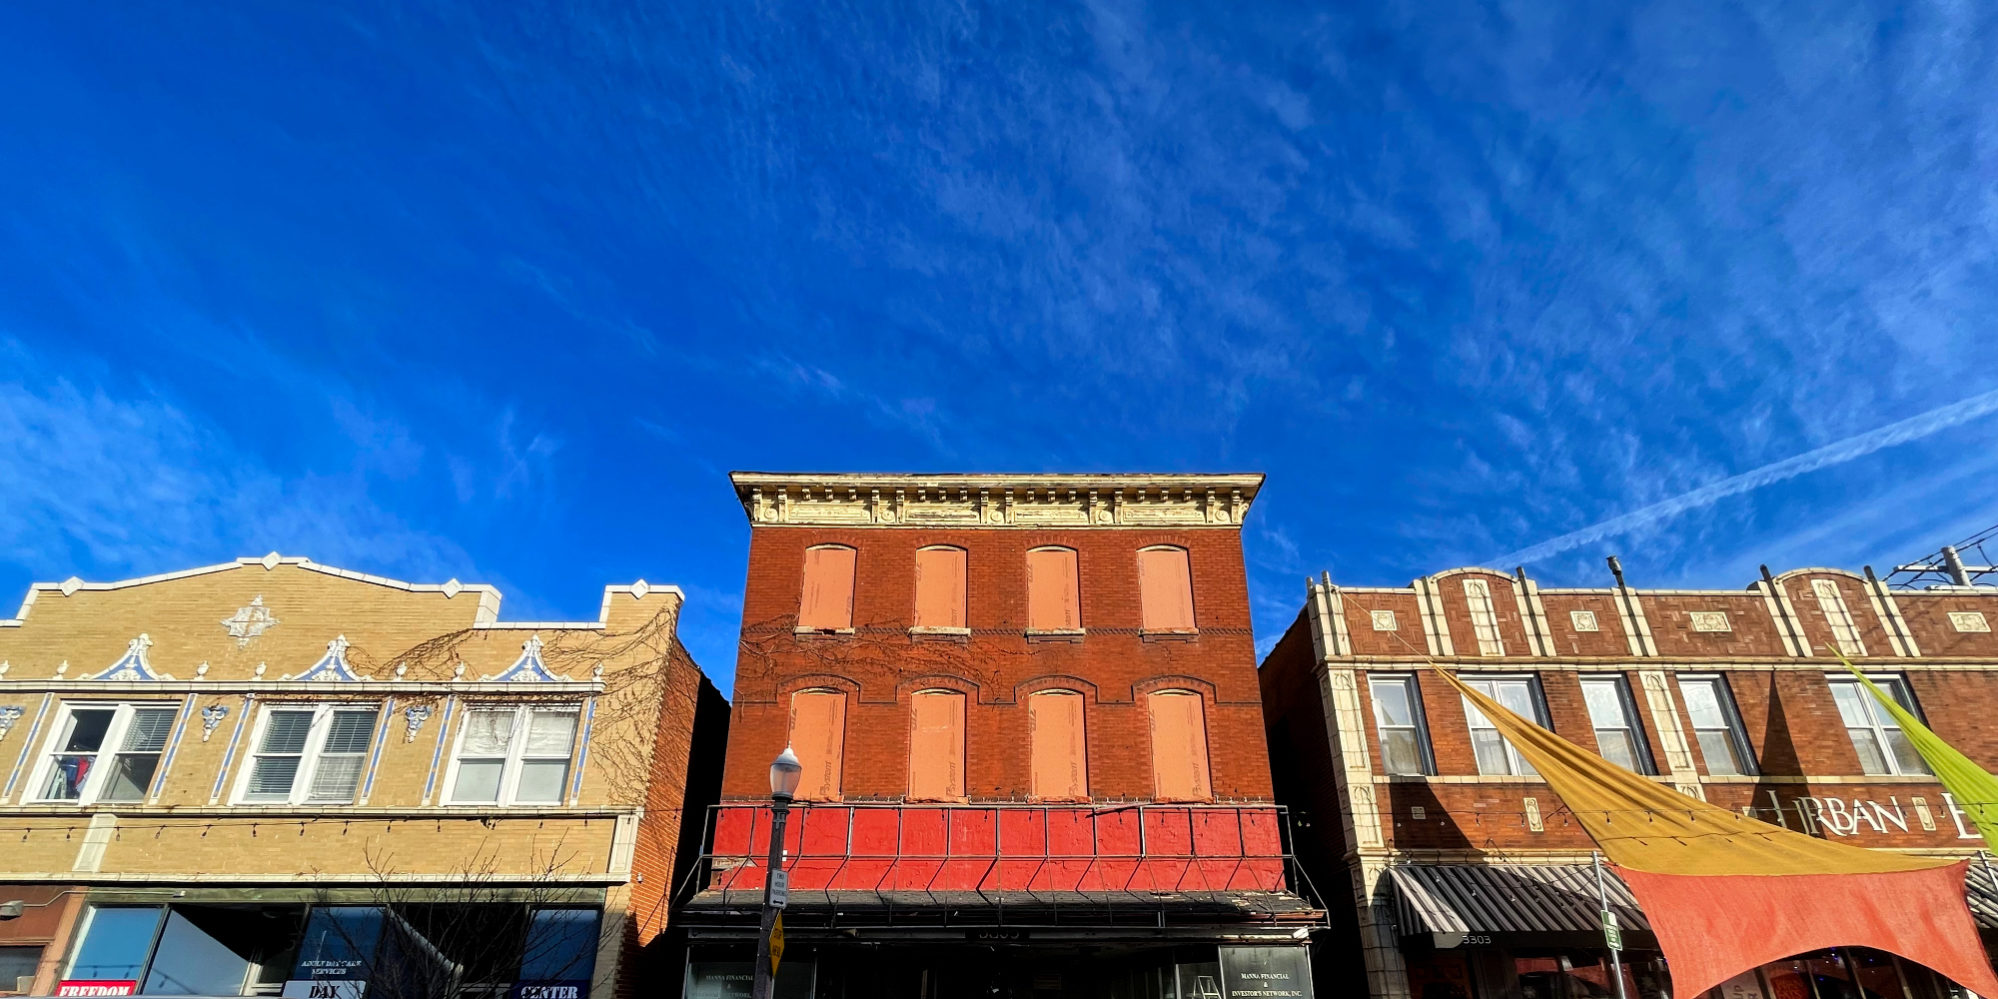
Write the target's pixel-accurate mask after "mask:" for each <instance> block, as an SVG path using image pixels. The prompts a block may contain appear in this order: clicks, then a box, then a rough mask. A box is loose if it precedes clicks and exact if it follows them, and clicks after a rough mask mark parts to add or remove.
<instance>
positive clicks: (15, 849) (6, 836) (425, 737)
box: [0, 559, 701, 995]
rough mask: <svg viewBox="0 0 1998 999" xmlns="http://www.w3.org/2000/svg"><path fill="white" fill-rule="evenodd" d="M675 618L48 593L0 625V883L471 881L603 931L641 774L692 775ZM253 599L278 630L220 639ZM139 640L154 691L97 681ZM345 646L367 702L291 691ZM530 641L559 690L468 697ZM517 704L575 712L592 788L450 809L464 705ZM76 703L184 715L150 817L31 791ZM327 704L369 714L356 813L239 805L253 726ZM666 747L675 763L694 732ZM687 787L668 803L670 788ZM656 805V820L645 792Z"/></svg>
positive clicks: (400, 597)
mask: <svg viewBox="0 0 1998 999" xmlns="http://www.w3.org/2000/svg"><path fill="white" fill-rule="evenodd" d="M65 590H67V592H65ZM681 600H682V597H681V596H680V594H679V592H678V591H677V590H674V589H671V588H667V587H649V586H636V587H612V588H610V589H609V590H608V591H607V595H606V600H605V606H604V610H603V616H604V621H603V622H601V623H592V622H574V623H567V624H563V623H548V622H542V623H511V622H504V621H498V620H497V614H498V609H499V595H498V594H497V593H496V592H494V591H492V590H490V589H489V588H486V587H460V586H457V585H456V584H451V585H448V586H442V587H439V586H427V587H426V586H412V585H409V584H402V583H397V582H395V581H391V580H381V579H374V578H370V577H360V576H357V575H355V574H352V573H341V572H340V571H338V570H325V569H323V568H322V567H316V566H313V565H311V564H309V563H306V562H304V561H303V560H298V559H288V560H279V561H276V562H274V563H269V564H267V563H266V562H265V561H264V560H243V561H241V562H238V563H234V564H229V565H225V566H222V567H217V568H215V569H214V571H197V572H190V573H182V574H177V575H176V576H173V577H166V578H157V579H152V580H140V581H132V582H128V583H124V584H114V585H108V586H105V585H95V584H83V585H81V586H76V585H69V586H52V585H48V584H38V585H37V587H36V588H35V589H34V590H33V591H32V592H31V595H30V600H29V602H28V603H27V605H26V606H25V607H24V610H23V612H22V613H21V614H20V615H19V616H18V618H17V619H15V620H11V621H0V664H4V671H0V711H4V710H5V708H7V707H8V706H14V707H18V708H20V709H21V714H20V716H19V718H18V719H16V720H15V722H14V724H13V725H12V727H11V728H10V729H9V730H8V731H7V732H5V734H4V735H0V792H4V793H0V883H6V882H13V883H15V884H17V885H20V884H54V883H64V884H81V885H86V886H92V887H101V888H110V889H115V888H118V887H130V886H134V885H149V886H172V887H180V886H186V887H188V888H189V889H190V890H191V891H192V892H198V891H199V890H201V889H202V888H203V887H204V886H217V887H224V886H256V885H278V886H287V885H288V886H294V887H305V886H315V887H319V886H324V887H335V886H341V885H347V886H363V887H365V886H369V885H377V884H380V883H381V882H382V881H383V879H384V878H394V879H396V880H415V881H433V882H435V881H451V880H463V879H464V878H465V877H466V876H467V874H468V872H470V873H471V875H472V876H475V877H481V878H483V877H489V876H490V877H493V878H495V879H497V880H500V881H510V882H545V881H551V880H553V881H561V882H565V883H573V884H576V885H578V886H594V887H595V888H597V889H599V890H606V891H607V893H608V901H609V904H608V905H607V918H608V919H609V920H610V924H609V925H610V926H612V927H615V926H616V925H617V924H618V922H619V921H620V920H621V919H622V918H623V917H624V910H625V902H626V900H627V899H628V897H629V895H630V889H629V887H628V885H629V883H630V882H631V881H632V880H633V877H632V875H633V867H632V855H633V846H634V841H635V839H636V838H637V836H636V834H637V830H638V827H639V822H640V820H641V817H642V815H643V812H644V810H645V807H646V805H647V803H648V781H649V780H651V779H652V777H653V772H654V769H655V768H654V767H653V757H654V755H655V753H659V752H665V753H668V754H670V755H671V756H672V757H673V758H676V759H682V760H683V759H684V758H685V757H686V755H687V747H686V746H684V745H677V744H673V742H672V739H670V738H668V737H666V736H663V735H661V734H660V733H661V732H662V731H663V729H662V726H661V717H662V711H663V710H665V709H666V708H667V707H668V706H674V707H675V710H677V707H678V706H681V705H685V704H690V703H692V702H693V700H694V698H695V696H696V693H697V688H698V685H699V684H700V682H701V679H700V674H699V672H698V669H697V668H695V667H694V666H693V664H692V663H691V662H690V661H687V660H686V659H685V654H684V650H677V647H676V642H675V639H674V635H673V627H674V623H675V621H676V619H677V615H678V611H679V608H680V604H681ZM253 601H260V603H261V606H262V607H263V608H264V609H265V610H266V611H268V612H269V613H270V615H271V616H273V617H274V618H276V623H275V624H273V625H271V626H269V627H268V628H267V629H265V630H263V631H262V632H261V633H260V634H255V635H244V636H240V637H239V636H235V635H232V634H231V633H230V630H229V628H228V626H227V625H226V624H225V621H226V620H227V619H229V618H232V617H234V616H235V615H236V614H237V612H238V610H239V609H241V608H244V607H248V606H251V604H252V602H253ZM141 634H144V635H145V636H147V639H148V641H149V643H150V644H149V645H147V646H146V648H145V654H146V658H147V660H148V662H149V665H150V667H151V669H152V671H153V672H154V673H155V674H157V676H158V677H159V679H156V680H150V681H147V680H135V681H111V680H98V679H95V677H96V676H97V675H98V674H101V673H103V672H104V671H105V670H106V669H107V668H108V667H110V666H112V665H113V664H114V663H116V662H118V661H119V660H120V659H121V658H122V657H124V656H125V655H126V653H127V650H128V648H129V646H130V643H131V642H132V640H133V639H135V638H137V637H138V636H139V635H141ZM336 637H344V639H345V640H346V642H347V643H348V644H347V646H346V648H345V657H346V661H347V662H348V664H349V665H350V666H351V668H352V670H353V672H354V673H355V674H358V675H359V676H361V677H364V678H366V679H365V680H363V681H360V682H343V681H338V680H332V681H296V680H287V679H285V678H286V677H288V676H289V677H295V676H298V675H300V674H303V673H305V672H306V671H308V670H309V669H311V668H312V667H313V666H314V664H316V663H318V662H319V661H320V660H321V659H322V658H323V657H324V656H326V655H327V651H328V643H329V642H330V641H333V640H334V639H335V638H336ZM530 637H539V639H540V640H541V641H542V643H543V648H542V652H541V655H542V659H543V661H544V663H545V664H546V666H547V668H548V670H549V671H550V672H552V673H554V674H557V675H564V676H566V677H567V678H568V681H569V682H562V683H552V684H551V683H540V682H525V683H507V684H500V683H497V682H492V681H485V682H482V680H481V678H486V677H494V676H497V675H499V674H501V673H503V672H504V671H506V670H507V669H508V668H509V667H510V666H512V665H513V664H514V663H515V662H516V661H517V660H519V659H520V658H521V656H522V646H523V643H524V642H526V641H527V640H528V639H529V638H530ZM676 653H677V659H676ZM260 668H261V670H260ZM683 687H684V688H687V689H684V690H682V689H679V688H683ZM669 694H670V695H673V696H669ZM526 701H532V702H543V701H545V702H548V703H563V704H576V705H578V706H579V707H580V714H579V726H582V727H586V728H587V735H588V737H587V739H583V738H579V739H578V749H577V752H576V754H575V755H574V756H572V768H573V764H574V762H575V761H576V760H581V775H582V781H581V785H580V789H579V791H578V792H577V793H576V794H575V796H574V800H573V801H571V800H570V798H569V795H567V794H565V796H564V800H563V802H562V803H560V804H559V805H554V806H533V807H495V806H491V805H484V806H451V805H445V804H443V803H442V802H443V800H444V798H445V795H446V793H447V787H446V782H447V778H448V773H449V766H450V762H451V756H452V750H453V748H454V744H455V742H456V739H457V737H458V735H459V731H460V729H461V727H462V725H463V722H464V718H465V715H466V708H467V706H468V705H472V704H477V703H483V702H497V703H509V704H513V703H521V702H526ZM85 702H103V703H117V702H145V703H148V704H159V705H161V706H168V707H172V708H174V709H175V710H176V711H177V712H178V715H177V719H178V722H177V724H176V726H175V728H174V730H173V738H172V739H171V741H170V744H169V746H168V748H167V751H166V755H165V756H163V757H162V766H164V767H166V768H168V769H167V771H166V774H165V776H164V777H163V778H161V779H159V780H157V782H156V784H155V794H156V798H152V799H149V800H146V801H141V802H128V803H116V804H112V803H100V804H95V805H86V806H78V805H75V804H68V803H42V802H38V801H36V800H35V798H36V797H37V795H36V793H35V792H36V788H35V787H33V786H31V782H32V780H33V778H34V776H35V775H36V771H37V767H38V764H40V763H41V761H42V760H43V759H44V758H45V757H46V754H47V749H48V745H49V740H50V736H51V732H52V731H53V730H54V728H55V726H56V724H57V723H58V719H59V717H60V708H61V706H62V705H64V704H72V705H74V704H82V703H85ZM335 702H337V703H342V704H353V705H356V706H371V707H374V708H375V709H376V710H377V711H378V712H380V717H379V718H378V721H377V726H376V735H375V741H374V742H373V743H371V746H370V753H369V759H370V760H371V761H372V762H371V764H370V766H369V770H368V771H367V774H368V775H367V776H364V778H363V783H364V785H366V787H365V792H364V797H363V798H362V799H361V800H357V801H356V802H355V803H352V804H347V805H337V806H327V805H237V804H232V801H233V798H234V796H235V792H236V786H237V781H238V779H239V777H240V776H241V775H242V774H243V772H244V770H245V768H246V767H247V766H248V765H249V762H248V761H249V758H250V752H249V750H250V748H251V741H252V735H253V733H254V732H255V730H256V722H257V718H258V716H259V714H260V713H261V712H262V711H263V710H265V709H266V708H268V707H271V706H275V705H291V706H297V705H308V704H321V703H335ZM218 705H219V706H221V707H223V708H226V709H227V716H226V717H225V718H224V719H223V720H222V721H221V722H220V724H218V725H216V726H215V727H214V728H213V729H212V730H207V729H206V727H205V726H204V724H203V715H202V713H203V711H204V709H209V708H212V707H215V706H218ZM412 706H422V707H427V708H428V709H429V711H430V714H429V716H428V718H427V719H425V720H424V721H423V722H422V724H421V726H420V727H419V728H417V729H416V731H415V732H414V733H411V731H410V729H409V725H408V722H407V716H406V714H405V710H406V709H408V708H410V707H412ZM666 728H667V729H671V731H672V732H674V733H679V734H678V735H677V736H676V737H677V738H678V739H679V740H680V741H683V742H684V741H685V738H686V735H685V729H686V728H687V726H684V725H671V726H666ZM375 746H379V751H378V752H377V751H376V750H375V749H374V747H375ZM574 774H575V771H574V770H573V769H572V772H571V779H572V781H573V778H574ZM677 781H678V783H676V784H675V788H674V791H675V793H676V794H677V793H679V789H680V787H681V786H683V784H684V775H681V776H680V777H679V778H677ZM8 785H11V788H9V787H8ZM218 788H219V794H218ZM426 788H427V789H428V793H426ZM651 798H652V799H654V800H655V802H656V800H657V799H658V793H657V790H656V789H655V790H654V791H653V793H652V794H651ZM675 805H676V808H675V811H676V812H677V802H675ZM674 821H677V815H676V816H675V817H674ZM654 853H657V851H656V850H654V851H649V852H648V853H647V854H646V858H647V863H663V864H664V865H666V866H665V869H662V870H661V871H659V872H658V874H657V878H658V879H659V880H661V881H662V882H663V881H666V880H668V879H669V872H670V866H671V864H672V862H673V857H672V856H670V855H668V856H665V857H663V858H660V857H654V856H653V854H654ZM624 937H625V934H624V933H622V932H611V933H607V939H611V940H621V939H623V938H624ZM58 946H60V944H59V945H58ZM607 946H608V947H609V948H610V949H609V950H608V951H607V952H606V954H605V955H604V960H603V962H602V968H601V969H600V974H599V982H598V994H600V995H608V994H610V992H611V991H612V990H613V989H614V988H615V986H616V982H615V978H616V975H617V973H618V970H619V968H620V966H621V965H622V963H623V962H624V960H625V957H624V956H623V955H621V954H619V953H618V950H619V948H618V947H617V946H615V945H613V944H607Z"/></svg>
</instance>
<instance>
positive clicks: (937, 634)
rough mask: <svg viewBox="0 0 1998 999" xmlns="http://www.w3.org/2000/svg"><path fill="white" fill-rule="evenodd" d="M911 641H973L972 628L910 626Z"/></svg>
mask: <svg viewBox="0 0 1998 999" xmlns="http://www.w3.org/2000/svg"><path fill="white" fill-rule="evenodd" d="M909 641H912V642H956V643H958V644H960V645H961V644H964V643H966V642H969V641H971V629H970V628H910V629H909Z"/></svg>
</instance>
